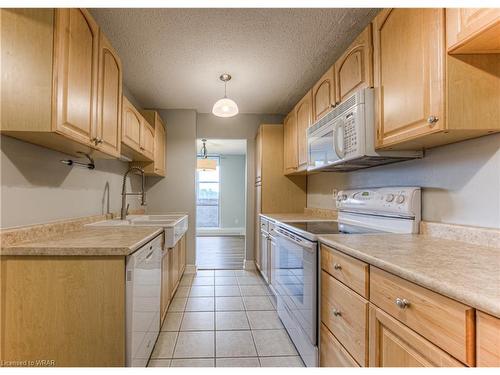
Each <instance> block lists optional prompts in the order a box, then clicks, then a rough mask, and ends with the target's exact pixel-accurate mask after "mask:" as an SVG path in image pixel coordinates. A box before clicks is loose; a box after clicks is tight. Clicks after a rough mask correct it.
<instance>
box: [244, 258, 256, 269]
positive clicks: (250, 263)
mask: <svg viewBox="0 0 500 375" xmlns="http://www.w3.org/2000/svg"><path fill="white" fill-rule="evenodd" d="M243 269H245V270H255V269H257V267H255V262H254V261H253V260H246V259H245V261H244V263H243Z"/></svg>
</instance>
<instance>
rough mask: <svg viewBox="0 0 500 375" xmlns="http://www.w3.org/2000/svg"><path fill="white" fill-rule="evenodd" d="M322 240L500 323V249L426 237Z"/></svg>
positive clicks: (320, 238) (332, 237)
mask: <svg viewBox="0 0 500 375" xmlns="http://www.w3.org/2000/svg"><path fill="white" fill-rule="evenodd" d="M391 237H392V238H391ZM318 241H319V242H320V243H322V244H325V245H327V246H329V247H332V248H334V249H336V250H339V251H341V252H343V253H345V254H347V255H350V256H352V257H354V258H357V259H359V260H362V261H364V262H366V263H368V264H370V265H372V266H374V267H377V268H380V269H382V270H384V271H387V272H389V273H392V274H394V275H396V276H399V277H401V278H403V279H405V280H408V281H411V282H413V283H415V284H417V285H420V286H422V287H424V288H427V289H429V290H432V291H434V292H437V293H440V294H442V295H444V296H446V297H449V298H451V299H454V300H456V301H458V302H462V303H464V304H466V305H468V306H471V307H473V308H475V309H477V310H481V311H483V312H485V313H488V314H491V315H494V316H496V317H498V318H500V271H499V270H500V249H497V248H488V247H484V246H478V245H471V244H468V243H463V242H460V241H455V240H447V239H441V238H435V237H430V236H426V235H401V234H383V235H379V234H377V235H371V234H360V235H352V234H350V235H346V234H339V235H336V234H334V235H322V236H318ZM362 248H364V249H367V250H362ZM419 248H420V250H422V254H418V252H419ZM450 249H454V250H455V252H450ZM405 251H406V252H407V253H406V254H405ZM394 252H397V254H394ZM474 252H476V253H474ZM417 254H418V255H417ZM405 258H406V259H405ZM477 258H479V259H478V260H477ZM405 262H406V264H405ZM466 265H467V267H466ZM469 265H470V266H469ZM434 267H435V269H433V268H434ZM419 268H420V269H419ZM481 268H484V269H481ZM471 269H472V271H471Z"/></svg>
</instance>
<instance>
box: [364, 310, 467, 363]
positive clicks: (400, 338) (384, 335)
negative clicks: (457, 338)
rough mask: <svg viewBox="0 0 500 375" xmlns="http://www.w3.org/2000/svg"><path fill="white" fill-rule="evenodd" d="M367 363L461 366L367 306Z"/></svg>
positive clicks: (430, 344) (378, 311)
mask: <svg viewBox="0 0 500 375" xmlns="http://www.w3.org/2000/svg"><path fill="white" fill-rule="evenodd" d="M369 349H370V367H457V366H458V367H464V365H463V364H462V363H460V362H459V361H457V360H456V359H455V358H453V357H452V356H451V355H449V354H448V353H446V352H445V351H443V350H441V349H440V348H438V347H437V346H436V345H434V344H433V343H431V342H430V341H427V340H426V339H424V338H423V337H422V336H420V335H419V334H417V333H415V332H414V331H412V330H411V329H410V328H408V327H406V326H405V325H403V324H401V323H399V322H398V321H397V320H396V319H394V318H392V317H390V316H389V315H387V314H386V313H384V312H383V311H382V310H380V309H379V308H377V307H375V306H373V305H371V306H370V344H369Z"/></svg>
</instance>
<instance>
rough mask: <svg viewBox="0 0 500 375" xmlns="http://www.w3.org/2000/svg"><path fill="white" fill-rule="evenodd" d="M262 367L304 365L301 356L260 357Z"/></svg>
mask: <svg viewBox="0 0 500 375" xmlns="http://www.w3.org/2000/svg"><path fill="white" fill-rule="evenodd" d="M259 360H260V365H261V366H262V367H304V363H303V362H302V360H301V359H300V357H299V356H293V357H260V358H259Z"/></svg>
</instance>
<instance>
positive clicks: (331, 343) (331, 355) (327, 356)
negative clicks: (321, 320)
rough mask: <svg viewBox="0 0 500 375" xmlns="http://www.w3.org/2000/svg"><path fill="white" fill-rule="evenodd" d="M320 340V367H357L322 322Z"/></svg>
mask: <svg viewBox="0 0 500 375" xmlns="http://www.w3.org/2000/svg"><path fill="white" fill-rule="evenodd" d="M320 340H321V341H320V350H319V366H320V367H359V365H358V363H357V362H356V361H355V360H354V358H352V357H351V355H350V354H349V353H348V352H347V350H345V349H344V347H343V346H342V345H340V342H338V340H337V339H336V338H335V337H334V336H333V335H332V333H331V332H330V331H329V330H328V328H326V326H325V325H324V324H321V331H320Z"/></svg>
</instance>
